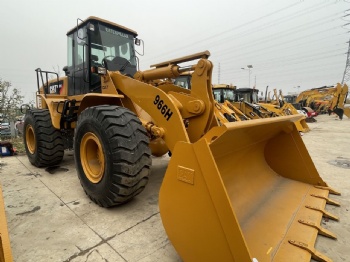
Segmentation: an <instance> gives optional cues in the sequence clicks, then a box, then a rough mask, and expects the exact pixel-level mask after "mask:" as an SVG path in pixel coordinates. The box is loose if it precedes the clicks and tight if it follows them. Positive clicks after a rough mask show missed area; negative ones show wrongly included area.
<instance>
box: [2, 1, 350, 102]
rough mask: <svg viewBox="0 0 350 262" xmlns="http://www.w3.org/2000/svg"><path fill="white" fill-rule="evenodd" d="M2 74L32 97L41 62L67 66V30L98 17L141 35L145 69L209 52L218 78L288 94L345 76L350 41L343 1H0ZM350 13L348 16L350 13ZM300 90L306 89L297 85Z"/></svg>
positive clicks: (47, 66)
mask: <svg viewBox="0 0 350 262" xmlns="http://www.w3.org/2000/svg"><path fill="white" fill-rule="evenodd" d="M0 3H1V5H0V22H1V27H0V33H1V34H0V40H1V48H0V78H2V80H6V81H10V82H11V83H12V85H13V86H14V87H18V88H19V89H20V90H21V91H22V94H23V95H25V97H26V101H29V100H32V99H33V98H34V93H35V91H36V88H37V87H36V76H35V71H34V70H35V69H36V68H38V67H40V68H41V69H43V70H49V71H53V68H54V67H55V68H56V70H57V67H59V68H60V70H61V76H63V75H64V74H63V72H62V68H63V66H65V65H66V60H67V59H66V57H67V55H66V52H67V47H66V43H67V41H66V33H67V31H68V30H70V29H71V28H73V27H74V26H75V25H76V21H77V18H80V19H83V20H84V19H85V18H87V17H89V16H97V17H100V18H103V19H106V20H109V21H112V22H115V23H118V24H121V25H124V26H126V27H128V28H131V29H133V30H135V31H137V32H138V34H139V38H141V39H142V40H144V42H145V55H144V56H143V57H140V63H141V65H140V68H141V69H142V70H145V69H148V68H149V66H150V65H152V64H155V63H159V62H163V61H166V60H169V59H173V58H178V57H181V56H185V55H190V54H192V53H197V52H200V51H204V50H209V51H210V52H211V56H210V58H209V59H210V60H211V61H212V62H213V64H214V71H213V81H212V82H213V84H216V83H218V82H220V83H222V84H230V83H232V84H234V85H237V86H238V87H248V85H249V70H243V69H241V68H247V65H252V66H253V68H252V69H251V71H250V86H251V87H252V86H253V85H254V84H255V82H256V88H258V89H260V90H261V91H264V90H265V88H266V86H267V85H268V86H269V89H270V90H271V89H273V88H276V89H282V91H283V93H284V94H287V93H288V92H296V91H302V90H305V89H309V88H313V87H320V86H324V85H334V84H336V83H337V82H341V81H342V78H343V74H344V70H345V65H346V59H347V56H346V54H347V52H348V47H349V44H348V41H349V38H350V34H349V31H350V26H348V27H346V26H344V25H345V24H347V23H350V15H349V16H347V17H344V16H346V15H347V14H350V11H346V10H348V9H350V3H349V2H346V1H344V0H282V1H281V0H246V1H243V0H240V1H239V0H215V1H214V0H201V1H196V0H192V1H190V0H177V1H167V0H147V1H145V0H134V1H118V0H113V1H112V0H110V1H108V0H98V1H96V0H95V1H90V0H74V1H72V0H70V1H68V0H60V1H57V0H56V1H51V0H35V1H28V0H11V1H4V0H0ZM346 18H349V19H346ZM298 87H299V88H298Z"/></svg>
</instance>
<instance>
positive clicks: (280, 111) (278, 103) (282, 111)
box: [259, 89, 310, 132]
mask: <svg viewBox="0 0 350 262" xmlns="http://www.w3.org/2000/svg"><path fill="white" fill-rule="evenodd" d="M273 92H274V95H273V98H275V100H274V99H272V100H271V103H259V105H262V106H263V107H265V108H267V109H268V110H269V111H271V112H274V113H275V114H276V115H277V116H289V115H300V120H299V121H297V122H295V125H296V127H297V129H298V131H299V132H309V131H310V128H309V126H308V125H307V123H306V117H305V116H303V115H301V114H299V112H298V111H297V110H296V109H295V107H294V106H293V105H292V104H290V103H288V102H286V101H285V100H284V97H283V94H282V90H280V91H279V94H277V90H276V89H274V90H273Z"/></svg>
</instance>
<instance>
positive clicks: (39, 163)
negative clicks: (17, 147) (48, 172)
mask: <svg viewBox="0 0 350 262" xmlns="http://www.w3.org/2000/svg"><path fill="white" fill-rule="evenodd" d="M23 133H24V134H23V140H24V145H25V149H26V153H27V156H28V158H29V161H30V163H31V164H32V165H34V166H36V167H47V166H54V165H57V164H59V163H60V162H61V161H62V159H63V155H64V144H63V139H62V134H61V132H60V130H58V129H55V128H54V127H53V125H52V121H51V116H50V112H49V110H47V109H31V110H29V111H27V113H26V116H25V118H24V126H23Z"/></svg>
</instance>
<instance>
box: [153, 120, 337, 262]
mask: <svg viewBox="0 0 350 262" xmlns="http://www.w3.org/2000/svg"><path fill="white" fill-rule="evenodd" d="M298 119H299V116H283V117H277V118H266V119H258V120H254V121H241V122H234V123H227V124H224V125H222V126H220V127H215V128H213V129H211V130H210V131H209V132H208V133H207V134H206V135H204V136H203V137H202V138H201V139H200V140H198V141H197V142H195V143H193V144H190V143H185V142H178V143H177V144H176V146H175V148H174V150H173V154H172V157H171V159H170V161H169V165H168V169H167V171H166V174H165V177H164V180H163V184H162V186H161V189H160V195H159V208H160V214H161V218H162V221H163V225H164V228H165V230H166V232H167V234H168V237H169V239H170V241H171V242H172V244H173V245H174V247H175V249H176V250H177V252H178V253H179V255H180V256H181V258H182V259H183V260H184V261H220V262H223V261H235V262H248V261H250V262H251V261H253V258H255V259H256V260H254V261H259V262H262V261H298V262H300V261H310V259H311V257H313V258H314V259H316V260H319V261H331V260H330V259H328V258H327V257H325V256H324V255H323V254H320V253H319V252H317V251H316V250H315V249H314V244H315V241H316V237H317V235H318V234H319V233H320V234H321V233H322V234H325V235H328V236H329V237H332V238H335V236H334V235H333V234H332V233H331V232H329V231H327V230H325V229H323V228H321V226H320V224H321V219H322V216H326V215H327V216H328V217H330V218H333V219H337V217H335V216H333V215H331V214H329V213H327V212H326V211H325V210H324V209H325V205H326V202H329V203H331V200H330V199H328V194H329V193H330V191H332V190H331V189H330V188H328V187H327V184H326V183H325V182H324V181H323V180H322V178H321V177H320V176H319V174H318V172H317V170H316V168H315V166H314V164H313V162H312V160H311V158H310V156H309V154H308V151H307V149H306V147H305V145H304V143H303V141H302V140H301V137H300V135H299V133H298V131H297V129H296V127H295V125H294V122H295V121H297V120H298ZM332 192H333V193H336V192H334V191H332ZM333 204H337V203H336V202H333Z"/></svg>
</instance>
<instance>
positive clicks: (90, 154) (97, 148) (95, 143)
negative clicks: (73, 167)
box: [80, 132, 105, 184]
mask: <svg viewBox="0 0 350 262" xmlns="http://www.w3.org/2000/svg"><path fill="white" fill-rule="evenodd" d="M80 158H81V159H80V160H81V164H82V166H83V170H84V173H85V175H86V177H87V178H88V179H89V180H90V182H92V183H95V184H96V183H98V182H100V181H101V179H102V177H103V173H104V169H105V158H104V154H103V148H102V145H101V143H100V140H99V139H98V137H97V136H96V135H95V134H93V133H91V132H88V133H86V134H85V135H84V136H83V138H82V140H81V144H80Z"/></svg>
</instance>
